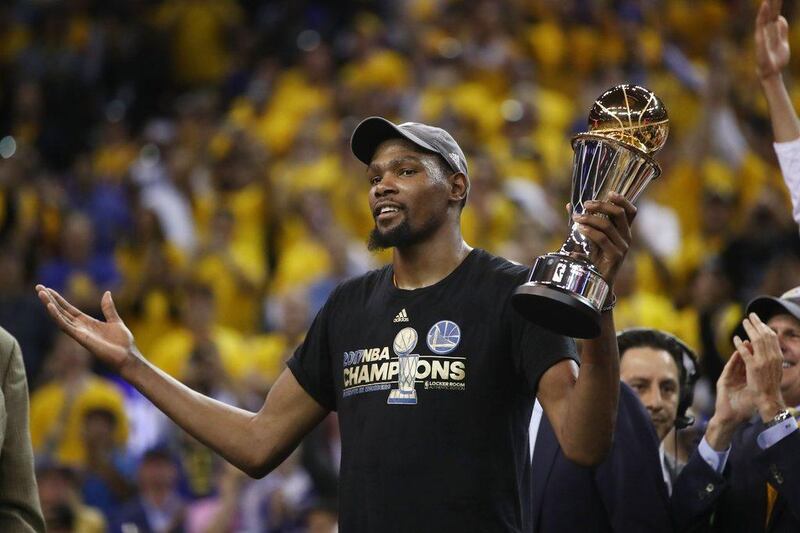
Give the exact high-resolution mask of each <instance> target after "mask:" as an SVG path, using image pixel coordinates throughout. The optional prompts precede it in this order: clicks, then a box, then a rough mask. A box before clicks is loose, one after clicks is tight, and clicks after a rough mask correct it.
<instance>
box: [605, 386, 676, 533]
mask: <svg viewBox="0 0 800 533" xmlns="http://www.w3.org/2000/svg"><path fill="white" fill-rule="evenodd" d="M595 482H596V483H597V488H598V492H599V493H600V496H601V498H602V499H603V506H604V507H605V509H606V511H607V513H608V520H609V524H610V525H611V527H612V530H613V531H648V532H652V533H656V532H665V533H666V532H669V531H671V530H672V528H671V526H670V516H669V514H670V511H669V502H668V495H667V488H666V485H665V484H664V478H663V475H662V472H661V465H660V463H659V460H658V437H657V436H656V434H655V431H654V429H653V424H652V422H651V421H650V418H649V416H648V415H647V412H646V411H645V409H644V406H643V405H642V403H641V401H640V400H639V398H638V396H636V393H634V392H633V391H632V390H631V389H630V387H628V386H627V385H625V384H624V383H620V396H619V407H618V414H617V424H616V427H615V429H614V443H613V445H612V447H611V452H610V454H609V456H608V458H607V459H606V460H605V461H603V463H601V464H600V465H599V466H598V467H597V468H596V470H595Z"/></svg>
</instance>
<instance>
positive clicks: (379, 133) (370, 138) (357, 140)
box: [350, 117, 438, 165]
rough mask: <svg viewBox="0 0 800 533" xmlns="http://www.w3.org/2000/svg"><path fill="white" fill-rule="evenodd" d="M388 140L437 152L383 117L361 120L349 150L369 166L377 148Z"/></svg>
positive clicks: (351, 139)
mask: <svg viewBox="0 0 800 533" xmlns="http://www.w3.org/2000/svg"><path fill="white" fill-rule="evenodd" d="M389 139H407V140H409V141H411V142H412V143H414V144H416V145H417V146H419V147H420V148H424V149H425V150H428V151H431V152H437V150H436V149H435V148H434V147H433V146H431V145H430V144H428V143H426V142H424V141H423V140H422V139H420V138H419V137H417V136H416V135H413V134H411V133H409V132H407V131H403V130H402V129H400V128H398V127H397V126H395V125H394V124H393V123H391V122H390V121H388V120H386V119H385V118H383V117H369V118H365V119H364V120H362V121H361V123H360V124H359V125H358V126H356V129H355V130H354V131H353V135H352V137H350V149H351V150H352V151H353V155H355V156H356V158H357V159H358V160H359V161H361V162H362V163H364V164H365V165H369V164H370V163H371V162H372V157H373V156H374V155H375V150H377V149H378V146H380V145H381V143H382V142H384V141H388V140H389ZM437 153H438V152H437Z"/></svg>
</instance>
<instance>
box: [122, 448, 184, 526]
mask: <svg viewBox="0 0 800 533" xmlns="http://www.w3.org/2000/svg"><path fill="white" fill-rule="evenodd" d="M136 488H137V493H138V495H137V496H136V497H135V498H133V499H132V500H130V501H128V502H127V503H126V504H124V505H123V506H121V507H120V508H119V509H118V511H117V513H116V515H115V518H114V521H113V522H112V525H111V529H110V530H111V532H112V533H127V531H129V530H130V529H131V526H133V527H136V528H138V531H152V532H153V533H168V532H170V533H172V532H177V531H182V530H183V525H184V511H185V502H184V501H183V498H182V497H181V496H180V494H179V493H178V467H177V465H176V464H175V461H174V460H173V458H172V456H171V455H170V454H169V453H168V452H166V451H165V450H163V449H153V450H150V451H148V452H147V453H145V454H144V456H143V457H142V460H141V463H140V464H139V469H138V472H137V475H136Z"/></svg>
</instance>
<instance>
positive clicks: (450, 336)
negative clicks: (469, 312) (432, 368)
mask: <svg viewBox="0 0 800 533" xmlns="http://www.w3.org/2000/svg"><path fill="white" fill-rule="evenodd" d="M427 340H428V348H430V349H431V351H432V352H433V353H435V354H436V355H445V354H448V353H450V352H452V351H453V350H455V349H456V346H458V343H459V342H461V328H459V327H458V324H456V323H455V322H450V321H449V320H440V321H439V322H437V323H436V324H434V325H433V327H432V328H431V329H430V331H428V339H427Z"/></svg>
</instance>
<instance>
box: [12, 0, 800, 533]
mask: <svg viewBox="0 0 800 533" xmlns="http://www.w3.org/2000/svg"><path fill="white" fill-rule="evenodd" d="M756 4H757V2H755V1H754V0H728V1H722V0H670V1H667V0H648V1H632V0H630V1H626V0H616V1H614V0H571V1H569V0H524V1H523V0H504V1H501V0H473V1H467V0H438V1H431V0H404V1H398V2H390V1H374V2H367V1H365V0H362V1H340V2H335V3H333V2H321V1H301V0H295V1H292V2H284V1H259V0H241V1H239V2H236V1H234V0H164V1H155V0H116V1H101V0H60V1H59V0H15V1H11V2H4V3H3V4H2V5H0V242H1V244H0V325H2V326H3V327H5V328H7V329H8V330H9V331H10V332H11V333H12V334H14V335H15V336H16V337H17V339H19V341H20V344H21V345H22V349H23V353H24V357H25V364H26V368H27V373H28V380H29V383H30V385H31V432H32V439H33V445H34V451H35V453H36V459H37V475H38V480H39V489H40V495H41V501H42V506H43V510H44V512H45V517H46V519H47V521H48V525H49V529H50V530H51V531H54V532H55V531H71V530H72V529H73V528H75V527H78V526H77V525H76V524H80V527H82V528H85V529H82V531H102V530H104V528H106V527H110V528H112V530H115V531H121V530H122V528H123V526H124V524H131V523H133V524H136V523H138V522H137V521H139V520H144V519H146V520H148V521H149V522H148V523H150V524H156V525H157V529H158V530H160V531H171V530H178V528H183V529H184V530H186V531H228V530H246V531H258V530H266V531H280V532H290V531H305V530H308V531H314V532H325V531H332V530H333V528H334V527H335V523H336V504H335V501H336V477H337V468H338V464H339V455H338V454H339V448H338V435H337V423H336V420H335V418H334V415H331V417H330V418H329V419H328V420H326V421H325V423H323V424H322V425H321V426H320V427H319V428H317V429H316V430H315V431H314V433H312V435H311V436H310V437H309V438H308V439H307V441H306V442H304V443H303V445H302V447H301V449H300V450H299V451H298V452H297V453H296V454H295V455H293V456H291V457H290V458H288V459H287V460H286V462H285V463H284V464H283V465H282V466H281V467H280V468H279V469H277V470H276V471H275V472H273V473H271V474H270V475H268V476H267V477H266V478H264V479H262V480H258V481H252V480H249V479H246V478H245V477H243V474H241V473H239V472H238V471H236V470H234V469H231V468H229V467H226V466H225V465H224V464H223V462H222V461H221V460H220V459H219V458H218V457H217V456H216V455H214V454H213V453H212V452H210V451H209V450H208V449H206V448H205V447H204V446H203V445H202V444H200V443H198V442H197V441H195V440H193V439H192V438H191V437H189V436H188V435H186V434H185V433H183V432H182V431H180V430H178V429H177V428H176V427H175V426H173V425H172V424H171V423H170V422H169V421H168V420H167V419H166V418H164V417H163V415H161V414H160V413H158V412H157V411H156V410H155V409H154V408H153V407H152V406H151V405H150V404H149V403H148V402H147V401H146V400H144V399H143V398H142V397H141V396H139V395H138V393H137V392H136V391H135V390H132V389H131V388H130V387H129V386H126V385H124V384H123V383H122V382H121V381H119V380H118V379H116V378H114V377H113V376H109V375H108V374H107V372H106V371H105V369H104V368H101V367H99V366H98V365H97V364H96V363H93V362H92V360H91V358H90V357H89V354H88V352H86V351H85V350H84V349H83V348H81V347H80V346H78V345H77V344H76V343H74V342H73V341H71V340H70V339H68V338H67V337H65V336H63V335H60V334H58V333H56V331H54V329H53V326H52V324H51V322H50V321H49V320H48V318H47V317H46V315H45V314H44V310H43V309H42V307H41V306H40V304H39V303H38V301H37V300H36V298H35V295H34V292H33V288H32V287H33V285H34V284H35V283H43V284H45V285H47V286H49V287H52V288H55V289H56V290H58V291H61V292H62V293H63V294H64V295H65V296H66V297H67V298H68V299H69V300H70V301H72V302H73V303H75V304H76V306H78V307H79V308H81V309H84V310H88V311H91V312H92V313H93V314H95V315H98V316H99V315H100V310H99V302H100V296H101V295H102V293H103V291H105V290H111V291H112V292H113V294H114V300H115V302H116V305H117V308H118V310H119V312H120V314H121V316H122V317H123V318H124V319H125V321H126V323H128V324H130V325H131V329H132V331H133V333H134V336H135V338H136V341H137V345H138V346H139V348H140V350H141V351H142V353H143V354H145V356H146V357H147V358H148V359H150V360H151V361H152V362H153V363H154V364H156V365H157V366H159V367H160V368H162V369H164V370H165V371H166V372H168V373H169V374H171V375H173V376H175V377H176V378H178V379H180V380H182V381H183V382H185V383H187V384H188V385H190V386H191V387H193V388H195V389H196V390H198V391H201V392H203V393H204V394H208V395H211V396H213V397H214V398H217V399H220V400H223V401H225V402H227V403H230V404H232V405H237V406H241V407H244V408H248V409H251V410H257V409H258V408H259V407H260V405H261V403H262V401H263V398H264V396H265V395H266V393H267V392H268V391H269V388H270V386H271V384H272V382H273V381H274V380H275V378H276V377H277V375H278V373H279V372H280V371H281V370H282V368H283V366H284V361H285V360H286V358H287V357H288V356H289V355H291V353H292V352H293V350H294V349H295V347H296V346H297V345H298V344H299V342H300V341H302V339H303V335H304V332H305V330H306V328H307V327H308V325H309V323H310V320H311V319H313V317H314V315H315V313H316V311H317V310H318V309H319V308H320V307H321V305H322V304H323V303H324V301H325V299H326V297H327V296H328V294H329V292H330V291H331V290H332V289H333V287H335V286H336V284H337V283H338V282H340V281H341V280H343V279H345V278H348V277H350V276H353V275H357V274H360V273H363V272H364V271H366V270H369V269H371V268H374V267H375V266H378V265H381V264H383V263H384V262H386V261H387V259H388V257H389V256H387V255H384V254H370V253H368V252H367V251H366V247H365V245H364V243H365V241H366V237H367V235H368V233H369V230H370V229H371V227H372V217H371V214H370V212H369V209H368V205H367V201H366V191H367V189H368V182H367V179H366V177H365V175H364V169H363V167H362V165H361V164H360V163H358V162H357V161H356V160H355V158H354V157H352V155H351V154H350V152H349V145H348V139H349V135H350V133H351V132H352V130H353V128H354V126H355V125H356V124H357V123H358V121H359V120H360V119H362V118H364V117H367V116H370V115H382V116H386V117H388V118H390V119H393V120H397V121H401V122H402V121H406V120H415V121H422V122H427V123H432V124H436V125H439V126H442V127H444V128H446V129H447V130H449V131H450V132H452V133H453V135H454V137H455V138H456V139H457V140H458V141H459V143H460V145H461V146H462V147H463V148H464V149H465V152H466V153H467V159H468V163H469V169H470V178H471V181H472V189H471V192H470V197H469V202H468V204H467V207H466V209H465V211H464V215H463V218H462V220H463V229H464V236H465V239H466V240H467V242H468V243H470V244H471V245H473V246H477V247H482V248H485V249H487V250H489V251H492V252H494V253H497V254H499V255H502V256H505V257H507V258H509V259H512V260H516V261H519V262H522V263H527V264H530V263H531V262H532V260H533V258H534V257H536V256H538V255H540V254H542V253H546V252H549V251H554V250H556V249H557V248H558V246H559V245H560V243H561V241H562V240H563V239H564V238H565V237H566V228H567V224H566V222H567V216H566V211H564V204H565V202H566V200H567V198H568V197H569V189H570V176H571V158H572V150H571V147H570V138H571V136H572V135H574V134H575V133H578V132H580V131H584V130H585V129H586V116H587V113H588V110H589V108H590V107H591V104H592V102H593V101H594V99H595V98H596V97H597V96H598V95H599V94H601V93H602V92H603V91H604V90H605V89H606V88H609V87H611V86H613V85H616V84H618V83H623V82H625V83H636V84H641V85H645V86H646V87H648V88H650V89H651V90H653V91H654V92H656V94H658V95H659V96H660V97H661V98H662V100H663V101H664V103H665V104H666V107H667V109H668V111H669V115H670V120H671V122H670V128H671V130H670V139H669V141H668V142H667V145H666V147H665V148H664V149H663V150H662V151H661V152H660V153H659V154H658V156H657V159H658V160H659V161H660V163H661V165H662V167H663V175H662V176H661V177H660V178H659V179H658V180H657V182H655V183H654V184H653V185H652V186H651V187H650V188H649V189H648V191H647V192H646V194H645V196H644V198H643V199H642V201H641V202H640V213H639V216H638V217H637V221H636V224H635V229H636V231H637V236H636V238H635V243H636V247H635V249H634V250H633V251H632V252H631V253H630V254H629V258H628V260H627V261H626V263H625V266H624V267H623V268H624V272H622V273H620V275H619V279H618V282H617V284H616V291H617V295H618V297H619V304H618V306H617V310H616V311H615V319H616V322H617V324H616V325H617V327H618V328H619V329H622V328H624V327H628V326H645V327H654V328H660V329H663V330H665V331H669V332H672V333H674V334H676V335H678V336H680V337H681V338H683V339H685V340H687V342H688V343H689V344H690V345H691V346H692V347H693V348H695V349H696V350H697V352H698V353H699V354H700V364H701V367H702V372H703V375H704V376H705V378H706V383H714V382H715V381H716V378H717V376H718V375H719V372H720V370H721V368H722V365H723V364H724V362H725V360H726V359H727V357H728V356H729V355H730V353H731V352H732V351H733V346H732V345H731V344H730V342H731V341H730V338H731V332H732V330H733V329H734V327H735V325H736V324H737V323H738V321H739V320H740V317H741V314H742V302H746V301H747V300H748V299H749V298H751V297H752V296H753V295H755V294H756V293H766V294H780V293H782V292H783V291H784V290H786V289H789V288H791V287H792V286H795V285H797V279H800V239H798V234H797V226H796V225H795V224H794V222H793V221H792V218H791V209H790V204H789V202H788V195H787V194H786V192H785V187H784V185H783V183H782V180H781V176H780V173H779V171H778V168H777V165H776V164H775V161H774V153H773V151H772V146H771V142H772V135H771V131H770V129H769V121H768V115H767V110H766V104H765V102H764V101H763V98H762V97H761V96H760V92H759V88H758V82H757V80H756V79H755V75H754V72H753V71H754V63H753V58H752V56H753V51H752V36H751V27H752V23H751V21H752V20H753V14H754V10H755V7H756ZM788 7H789V8H790V11H789V13H787V18H789V21H790V27H791V28H792V31H793V33H792V35H791V38H790V40H791V44H792V46H793V48H794V49H795V50H800V24H794V25H792V24H791V22H792V20H793V19H794V18H795V17H794V15H795V14H794V13H792V12H791V9H796V5H795V4H790V6H788ZM793 61H794V63H793V65H792V72H793V73H794V72H797V71H798V67H799V66H800V59H798V58H797V55H796V56H795V58H793ZM791 77H792V76H790V78H791ZM792 96H793V98H794V99H795V102H796V105H797V104H798V103H800V89H797V90H795V91H794V92H793V93H792ZM712 394H713V390H712V387H708V386H707V387H706V394H703V393H699V394H698V395H697V398H698V399H697V404H698V405H697V406H696V410H697V411H698V414H699V415H700V418H701V419H702V415H703V412H704V410H705V409H710V408H711V407H712V406H713V399H712V398H711V395H712Z"/></svg>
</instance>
